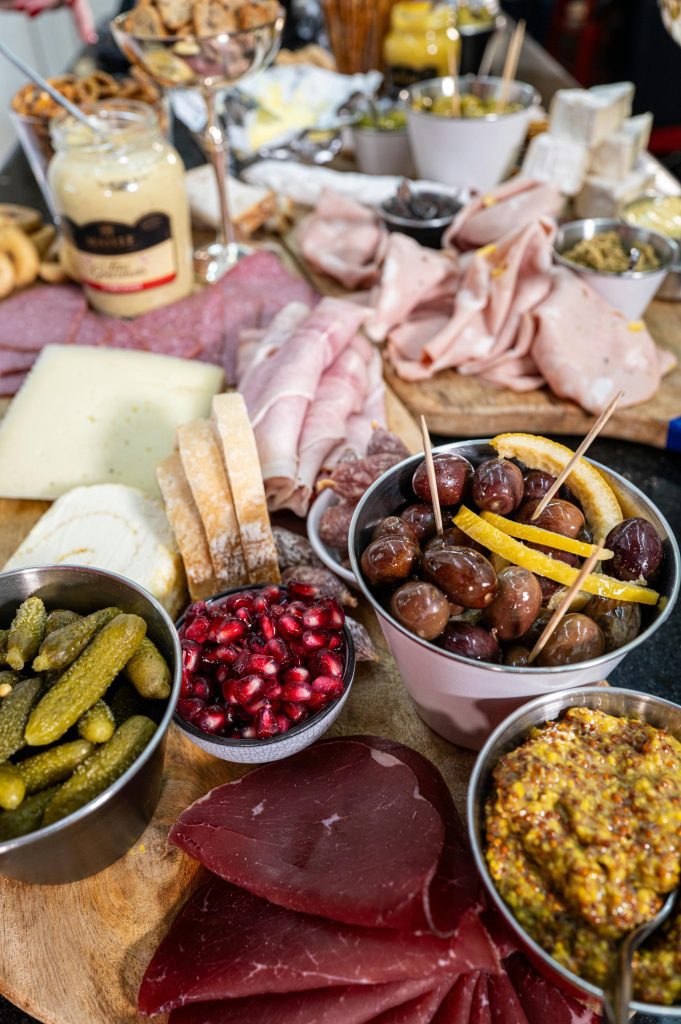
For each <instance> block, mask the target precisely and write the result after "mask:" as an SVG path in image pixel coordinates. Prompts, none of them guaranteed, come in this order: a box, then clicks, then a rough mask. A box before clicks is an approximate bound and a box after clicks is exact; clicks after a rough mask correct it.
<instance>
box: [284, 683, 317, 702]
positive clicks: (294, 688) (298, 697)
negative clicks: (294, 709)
mask: <svg viewBox="0 0 681 1024" xmlns="http://www.w3.org/2000/svg"><path fill="white" fill-rule="evenodd" d="M311 696H312V687H311V686H310V685H309V683H286V685H285V686H284V687H283V688H282V691H281V698H282V700H285V701H287V703H292V704H305V703H307V701H308V700H309V699H310V697H311Z"/></svg>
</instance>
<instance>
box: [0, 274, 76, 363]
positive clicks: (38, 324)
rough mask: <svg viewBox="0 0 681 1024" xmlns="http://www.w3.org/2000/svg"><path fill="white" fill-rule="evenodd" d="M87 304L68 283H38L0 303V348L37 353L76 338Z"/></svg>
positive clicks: (73, 286) (74, 287)
mask: <svg viewBox="0 0 681 1024" xmlns="http://www.w3.org/2000/svg"><path fill="white" fill-rule="evenodd" d="M86 309H87V304H86V302H85V298H84V297H83V293H82V291H81V290H80V288H77V287H76V286H75V285H71V284H38V285H35V286H34V287H33V288H29V289H27V290H26V291H21V292H17V293H16V294H15V295H10V297H9V298H8V299H5V300H4V301H3V302H2V303H0V348H11V349H19V350H22V351H23V350H26V349H27V350H29V351H31V352H39V351H40V349H42V348H44V347H45V345H62V344H65V343H66V342H68V341H70V340H71V338H72V337H75V335H76V333H77V331H78V327H79V325H80V322H81V320H82V319H83V317H84V316H85V310H86Z"/></svg>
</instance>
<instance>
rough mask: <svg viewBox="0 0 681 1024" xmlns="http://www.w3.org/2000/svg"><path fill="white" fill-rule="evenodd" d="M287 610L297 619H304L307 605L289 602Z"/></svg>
mask: <svg viewBox="0 0 681 1024" xmlns="http://www.w3.org/2000/svg"><path fill="white" fill-rule="evenodd" d="M287 610H288V612H289V614H290V615H295V616H296V617H297V618H300V619H302V617H303V614H304V612H305V605H304V604H303V602H302V601H289V603H288V605H287Z"/></svg>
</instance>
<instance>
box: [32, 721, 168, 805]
mask: <svg viewBox="0 0 681 1024" xmlns="http://www.w3.org/2000/svg"><path fill="white" fill-rule="evenodd" d="M155 731H156V724H155V723H154V722H152V721H151V719H150V718H147V717H146V716H145V715H135V716H133V718H129V719H128V720H127V722H124V723H123V725H121V726H119V728H118V729H116V732H115V733H114V734H113V736H112V737H111V739H110V740H109V742H108V743H105V744H104V745H103V746H101V747H99V749H98V750H96V751H95V753H94V754H93V755H92V756H91V757H89V758H88V759H87V761H84V762H83V763H82V764H81V765H79V767H78V768H76V770H75V772H74V773H73V775H72V776H71V778H70V779H67V780H66V782H64V783H63V784H62V785H61V786H60V787H59V789H58V790H57V792H56V794H55V796H54V798H53V799H52V800H51V801H50V803H49V804H48V806H47V808H46V810H45V814H44V816H43V825H51V824H52V822H54V821H59V819H60V818H65V817H66V815H67V814H73V812H74V811H77V810H78V808H79V807H83V806H84V805H85V804H86V803H88V802H89V801H90V800H93V799H94V798H95V797H96V796H97V795H98V794H99V793H101V792H102V791H103V790H104V789H106V788H107V786H110V785H111V783H112V782H114V781H115V780H116V779H117V778H119V776H121V775H122V774H123V772H125V771H127V769H128V768H129V767H130V765H131V764H132V763H133V761H135V760H136V759H137V757H139V755H140V754H141V753H142V751H143V750H144V748H145V747H146V745H147V743H148V742H149V740H150V739H151V737H152V736H153V735H154V733H155Z"/></svg>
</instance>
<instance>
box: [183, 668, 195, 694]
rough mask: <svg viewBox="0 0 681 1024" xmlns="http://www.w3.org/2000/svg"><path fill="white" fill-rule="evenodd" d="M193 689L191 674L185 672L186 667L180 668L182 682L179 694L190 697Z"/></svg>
mask: <svg viewBox="0 0 681 1024" xmlns="http://www.w3.org/2000/svg"><path fill="white" fill-rule="evenodd" d="M193 690H194V680H193V676H192V675H191V674H190V673H189V672H187V670H186V668H183V669H182V682H181V683H180V694H181V695H182V696H183V697H191V695H192V693H193Z"/></svg>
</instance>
